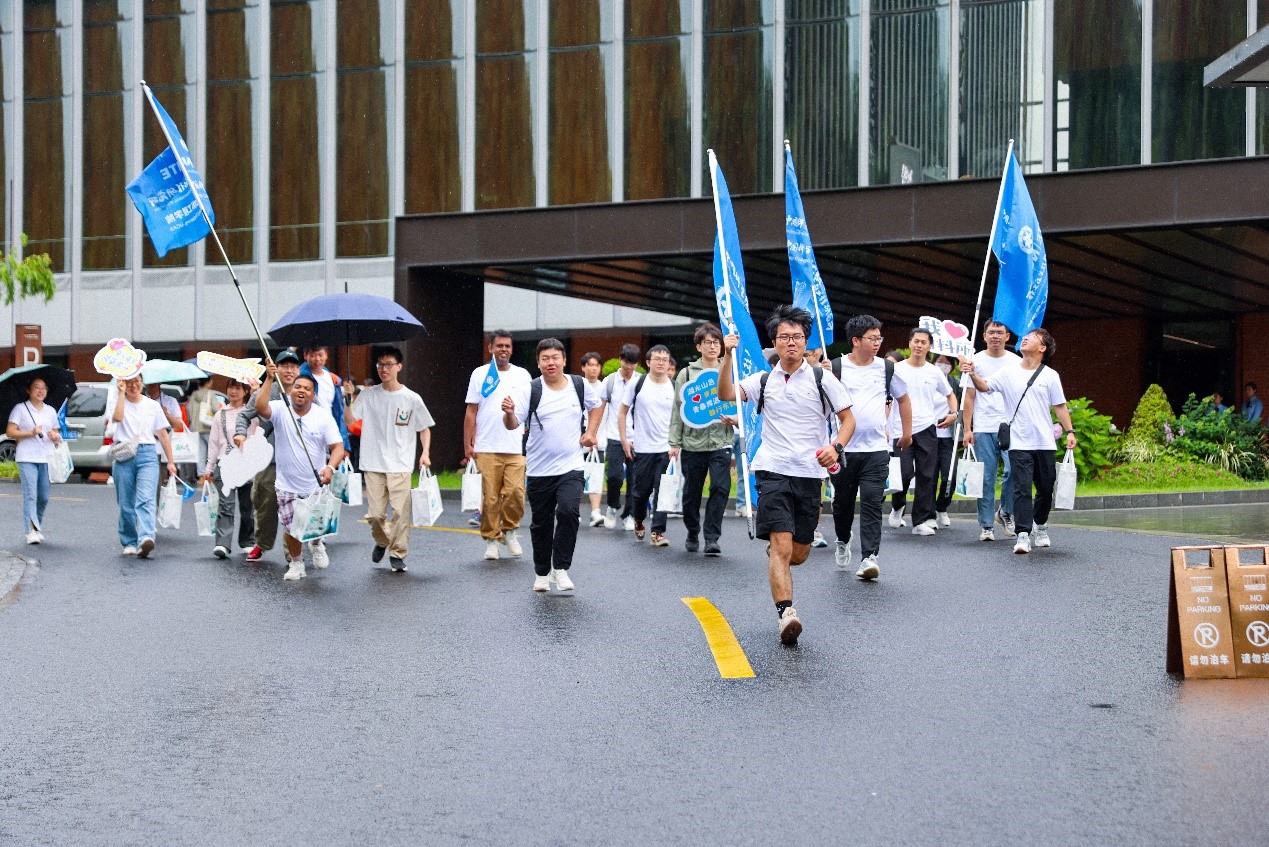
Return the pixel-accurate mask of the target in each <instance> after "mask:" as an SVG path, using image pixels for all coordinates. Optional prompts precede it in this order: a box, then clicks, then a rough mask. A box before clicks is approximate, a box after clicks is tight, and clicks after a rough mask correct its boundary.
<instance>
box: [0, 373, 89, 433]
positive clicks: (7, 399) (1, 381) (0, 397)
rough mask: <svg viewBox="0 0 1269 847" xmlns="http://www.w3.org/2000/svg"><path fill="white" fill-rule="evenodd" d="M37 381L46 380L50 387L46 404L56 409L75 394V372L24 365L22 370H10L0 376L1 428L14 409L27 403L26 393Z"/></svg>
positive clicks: (45, 382) (45, 400) (6, 422)
mask: <svg viewBox="0 0 1269 847" xmlns="http://www.w3.org/2000/svg"><path fill="white" fill-rule="evenodd" d="M37 379H42V380H44V384H45V385H47V386H48V397H46V398H45V399H44V402H45V403H47V404H49V405H50V406H52V407H53V408H54V409H59V408H61V406H62V404H63V403H65V402H66V400H67V399H68V398H69V397H70V396H71V395H72V394H74V393H75V372H74V371H68V370H67V369H66V368H59V367H56V366H54V365H23V366H22V367H20V368H9V369H8V370H7V371H5V372H4V373H2V374H0V426H5V425H7V424H8V421H9V413H10V412H12V411H13V407H14V406H16V405H18V404H19V403H22V402H25V401H26V399H27V398H26V391H27V389H28V388H30V387H31V383H32V382H34V381H35V380H37Z"/></svg>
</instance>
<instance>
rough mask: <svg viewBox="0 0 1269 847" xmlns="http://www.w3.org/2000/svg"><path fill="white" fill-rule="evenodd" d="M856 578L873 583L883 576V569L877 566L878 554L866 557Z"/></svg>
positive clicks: (860, 564)
mask: <svg viewBox="0 0 1269 847" xmlns="http://www.w3.org/2000/svg"><path fill="white" fill-rule="evenodd" d="M855 576H857V577H859V578H860V579H862V580H864V581H865V582H871V581H872V580H874V579H876V578H877V577H879V576H881V568H880V567H878V565H877V556H876V554H873V555H871V556H864V560H863V561H862V562H860V563H859V570H857V571H855Z"/></svg>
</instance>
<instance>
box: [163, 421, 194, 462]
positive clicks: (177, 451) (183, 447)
mask: <svg viewBox="0 0 1269 847" xmlns="http://www.w3.org/2000/svg"><path fill="white" fill-rule="evenodd" d="M169 437H170V438H171V439H172V461H173V462H175V463H176V464H178V465H196V464H198V433H196V432H194V431H192V430H188V429H187V430H184V431H182V432H173V433H171V435H170V436H169Z"/></svg>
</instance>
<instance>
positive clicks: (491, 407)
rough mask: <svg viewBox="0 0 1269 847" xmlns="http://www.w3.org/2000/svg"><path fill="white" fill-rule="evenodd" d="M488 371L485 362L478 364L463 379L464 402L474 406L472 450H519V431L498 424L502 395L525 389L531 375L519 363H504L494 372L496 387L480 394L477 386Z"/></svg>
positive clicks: (513, 451)
mask: <svg viewBox="0 0 1269 847" xmlns="http://www.w3.org/2000/svg"><path fill="white" fill-rule="evenodd" d="M488 373H489V363H488V362H486V363H485V364H483V365H481V366H480V367H478V368H476V369H475V370H474V371H472V372H471V379H469V380H467V400H466V402H468V403H475V404H476V406H477V409H476V447H475V449H476V452H477V453H515V454H517V455H518V454H519V453H520V435H521V433H520V430H518V429H507V428H506V427H505V426H503V425H502V398H504V397H514V396H515V395H516V392H517V391H519V390H520V389H522V388H525V387H526V386H527V385H528V384H529V380H530V379H532V377H530V376H529V372H528V371H526V370H525V369H524V368H522V367H520V366H519V365H508V366H507V369H506V370H505V371H498V387H497V388H495V389H494V390H493V391H491V392H490V393H489V396H488V397H481V396H480V388H481V386H482V385H484V384H485V376H486V375H487V374H488Z"/></svg>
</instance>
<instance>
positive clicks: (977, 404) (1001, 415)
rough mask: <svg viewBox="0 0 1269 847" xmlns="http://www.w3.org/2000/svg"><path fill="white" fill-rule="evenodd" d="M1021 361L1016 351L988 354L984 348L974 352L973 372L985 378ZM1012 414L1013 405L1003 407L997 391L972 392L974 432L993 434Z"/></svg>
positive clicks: (1003, 404) (971, 386) (1003, 402)
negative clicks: (995, 354) (997, 354)
mask: <svg viewBox="0 0 1269 847" xmlns="http://www.w3.org/2000/svg"><path fill="white" fill-rule="evenodd" d="M1021 361H1022V359H1021V357H1019V356H1018V354H1017V353H1010V352H1009V351H1008V350H1005V351H1004V355H1003V356H989V355H987V351H986V350H979V351H978V352H977V353H975V354H974V373H976V374H978V375H979V376H980V377H982V378H983V379H987V378H988V377H990V376H991V375H992V374H994V373H996V371H998V370H1000V369H1001V368H1003V367H1004V366H1005V365H1010V364H1016V363H1017V362H1021ZM1028 379H1030V377H1028ZM973 387H974V386H973V385H970V386H969V388H970V389H971V390H972V389H973ZM1012 414H1013V406H1010V407H1009V408H1008V409H1006V408H1005V401H1004V400H1003V399H1002V398H1001V396H1000V392H999V391H989V392H987V393H986V394H983V393H982V392H981V391H975V392H974V423H973V427H974V432H989V433H991V434H992V435H995V434H996V432H997V431H998V430H999V429H1000V425H1001V424H1002V423H1004V422H1005V421H1007V420H1009V416H1010V415H1012Z"/></svg>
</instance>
